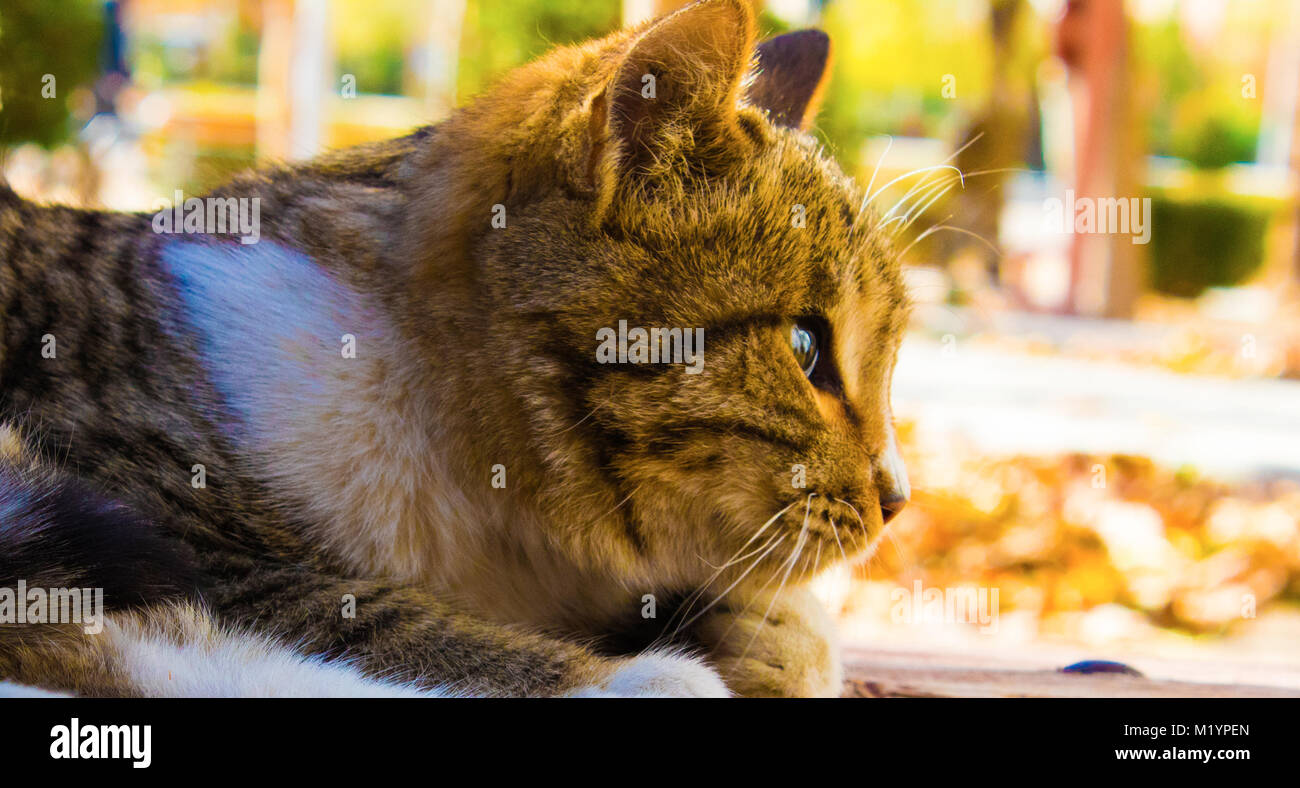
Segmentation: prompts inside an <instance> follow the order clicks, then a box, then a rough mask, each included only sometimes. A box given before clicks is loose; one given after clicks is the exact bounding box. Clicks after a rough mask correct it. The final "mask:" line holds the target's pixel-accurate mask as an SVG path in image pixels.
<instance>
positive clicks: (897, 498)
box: [880, 493, 907, 525]
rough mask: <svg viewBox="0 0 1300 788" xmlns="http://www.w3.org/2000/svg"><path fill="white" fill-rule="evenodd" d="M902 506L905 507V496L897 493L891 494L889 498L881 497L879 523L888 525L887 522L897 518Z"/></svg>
mask: <svg viewBox="0 0 1300 788" xmlns="http://www.w3.org/2000/svg"><path fill="white" fill-rule="evenodd" d="M904 506H907V496H905V495H899V494H897V493H892V494H890V496H889V497H885V496H883V495H882V496H881V497H880V521H881V522H882V523H884V524H885V525H889V521H890V520H892V519H894V518H895V517H897V516H898V513H899V512H901V511H903V507H904Z"/></svg>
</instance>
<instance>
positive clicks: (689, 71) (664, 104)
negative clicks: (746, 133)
mask: <svg viewBox="0 0 1300 788" xmlns="http://www.w3.org/2000/svg"><path fill="white" fill-rule="evenodd" d="M753 46H754V16H753V12H752V11H751V10H750V8H749V4H748V3H747V2H745V0H703V1H702V2H698V3H694V4H692V5H689V6H686V7H685V8H683V9H681V10H680V11H677V12H675V13H673V14H669V15H668V16H666V17H664V18H662V19H660V20H658V21H657V22H654V23H652V24H651V25H650V26H649V27H647V28H645V30H644V31H642V32H641V34H640V35H639V36H637V37H636V38H634V39H633V40H632V42H631V44H630V45H629V47H628V48H627V50H626V54H624V56H623V58H622V60H621V62H620V63H619V65H618V67H617V69H616V70H615V72H614V76H613V78H612V79H611V80H610V81H609V82H608V83H607V84H606V85H605V86H604V87H603V89H601V90H600V92H599V93H598V94H597V95H596V97H595V98H594V99H593V101H592V109H591V128H590V133H591V139H592V145H591V155H590V159H589V164H588V173H587V174H588V177H589V178H590V179H591V182H593V185H596V183H598V182H599V181H601V180H605V179H607V178H610V177H614V178H618V177H626V176H628V175H631V174H634V173H636V172H637V171H645V170H649V169H652V168H653V167H654V165H655V163H656V162H657V161H659V160H660V154H661V153H662V152H663V151H664V150H665V149H666V147H667V146H668V145H670V144H671V143H672V142H673V141H674V138H676V141H677V142H680V141H681V140H682V139H689V141H690V145H691V154H692V155H693V156H695V157H704V158H708V157H711V156H720V155H724V153H725V151H727V150H728V149H731V150H732V151H733V152H734V146H735V145H737V144H744V138H743V135H742V134H741V133H740V131H739V128H738V127H737V125H736V119H735V118H736V110H735V108H736V102H737V100H738V98H739V95H740V90H741V82H742V80H743V79H744V77H745V75H746V72H747V70H748V67H749V61H750V53H751V52H752V51H753Z"/></svg>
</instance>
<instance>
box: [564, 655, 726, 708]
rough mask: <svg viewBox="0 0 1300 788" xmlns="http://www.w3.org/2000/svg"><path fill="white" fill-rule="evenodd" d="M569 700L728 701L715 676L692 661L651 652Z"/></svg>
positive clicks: (630, 661)
mask: <svg viewBox="0 0 1300 788" xmlns="http://www.w3.org/2000/svg"><path fill="white" fill-rule="evenodd" d="M570 697H573V698H729V697H731V693H730V692H729V691H728V690H727V685H726V684H724V683H722V679H721V678H720V677H719V676H718V674H717V672H716V671H714V670H713V668H710V667H709V666H708V665H705V664H704V662H703V661H701V660H698V659H695V658H694V657H686V656H682V655H680V654H673V653H671V652H668V653H664V652H651V653H648V654H642V655H640V656H637V657H632V658H631V659H628V660H626V661H625V662H623V664H622V665H620V666H619V667H618V668H617V669H616V670H614V672H613V673H611V674H610V675H609V677H608V678H606V679H605V680H604V681H603V682H601V683H600V684H597V685H593V686H590V687H583V688H582V689H579V690H577V691H575V692H573V693H570Z"/></svg>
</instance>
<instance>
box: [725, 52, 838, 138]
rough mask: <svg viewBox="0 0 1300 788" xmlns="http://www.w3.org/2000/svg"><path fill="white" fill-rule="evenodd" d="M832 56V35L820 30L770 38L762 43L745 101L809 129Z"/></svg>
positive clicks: (774, 117) (775, 117)
mask: <svg viewBox="0 0 1300 788" xmlns="http://www.w3.org/2000/svg"><path fill="white" fill-rule="evenodd" d="M830 59H831V40H830V37H829V36H827V35H826V34H825V33H823V32H822V31H820V30H799V31H796V32H794V33H786V34H785V35H780V36H777V37H776V38H771V39H768V40H767V41H764V42H763V43H761V44H759V45H758V68H757V70H756V71H755V74H754V80H753V82H751V83H750V85H749V88H748V89H747V90H746V91H745V101H746V102H748V103H749V104H752V105H753V106H755V107H758V108H759V109H765V110H767V112H768V118H769V119H770V120H771V121H772V122H773V123H775V124H777V125H778V126H787V127H789V128H793V129H806V128H808V126H809V125H811V124H812V120H813V118H814V117H816V116H817V109H818V107H820V106H821V100H822V95H823V93H824V92H825V89H826V82H827V81H828V77H829V75H830V69H829V68H828V67H827V66H829V64H830Z"/></svg>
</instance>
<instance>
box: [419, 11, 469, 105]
mask: <svg viewBox="0 0 1300 788" xmlns="http://www.w3.org/2000/svg"><path fill="white" fill-rule="evenodd" d="M464 24H465V0H433V3H432V5H431V9H430V14H429V21H428V24H427V25H426V26H425V31H426V35H427V38H426V40H425V42H424V53H425V58H424V65H423V70H424V74H423V76H424V80H425V82H424V91H423V93H424V104H425V112H426V114H427V115H428V116H429V119H430V120H434V119H437V118H442V117H446V115H447V114H448V113H450V112H451V110H452V108H453V107H455V106H456V74H457V68H458V66H459V63H460V37H461V31H462V29H463V28H464Z"/></svg>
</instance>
